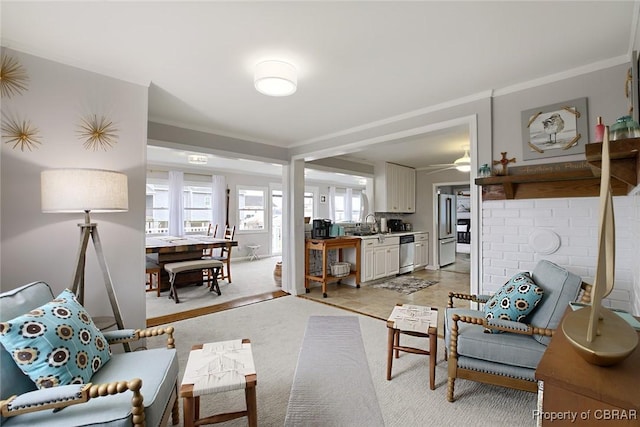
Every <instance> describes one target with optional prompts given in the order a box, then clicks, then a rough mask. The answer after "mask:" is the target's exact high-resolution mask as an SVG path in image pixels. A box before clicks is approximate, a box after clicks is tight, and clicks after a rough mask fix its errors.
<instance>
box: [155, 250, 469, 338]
mask: <svg viewBox="0 0 640 427" xmlns="http://www.w3.org/2000/svg"><path fill="white" fill-rule="evenodd" d="M271 264H273V263H272V262H269V263H267V268H269V269H272V268H273V266H272V265H271ZM255 266H258V264H257V263H252V264H245V265H242V264H239V265H238V267H237V268H238V270H240V269H242V268H243V267H244V268H249V267H252V268H255ZM267 273H268V274H271V270H270V271H269V272H267ZM267 273H266V274H267ZM255 274H256V273H255V271H252V272H251V275H255ZM411 275H413V276H418V277H421V278H424V279H426V280H432V281H436V282H438V283H436V284H434V285H431V286H429V287H427V288H425V289H422V290H420V291H417V292H414V293H412V294H410V295H404V294H401V293H399V292H397V291H394V290H390V289H380V288H373V287H371V286H367V285H362V287H360V288H356V287H354V286H349V285H345V284H335V283H334V284H329V285H328V287H327V294H328V297H327V298H323V297H322V292H321V288H320V287H319V286H317V287H313V288H311V292H310V293H308V294H302V295H300V296H299V297H300V298H306V299H309V300H312V301H315V302H318V303H322V304H328V305H332V306H335V307H339V308H342V309H345V310H348V311H352V312H355V313H360V314H364V315H367V316H371V317H374V318H377V319H382V320H386V319H387V318H388V317H389V315H390V314H391V311H392V310H393V306H394V305H396V304H415V305H424V306H430V307H438V309H439V310H441V312H442V311H443V310H444V308H445V307H446V306H447V295H448V294H449V292H450V291H453V292H463V293H468V292H469V288H470V276H469V268H468V263H467V265H465V263H464V262H456V263H454V264H453V265H451V266H449V267H445V268H443V269H440V270H421V271H414V272H413V273H411ZM239 276H240V273H239ZM254 277H255V276H254ZM260 280H265V279H264V278H261V279H260ZM238 285H239V284H238ZM238 285H235V286H238ZM288 295H289V294H288V293H286V292H284V291H282V290H278V291H273V292H257V293H256V294H255V295H249V296H243V297H241V298H237V299H233V300H230V301H227V302H223V303H221V304H214V305H207V306H205V307H198V308H193V309H189V310H185V311H180V312H177V313H166V314H162V315H158V316H156V317H150V318H148V319H147V326H148V327H152V326H158V325H162V324H166V323H171V322H175V321H179V320H184V319H189V318H192V317H197V316H202V315H205V314H210V313H216V312H220V311H224V310H230V309H232V308H237V307H241V306H244V305H248V304H254V303H257V302H260V301H266V300H270V299H274V298H280V297H282V296H288ZM442 319H443V316H440V319H439V330H438V334H439V335H442V331H443V329H442Z"/></svg>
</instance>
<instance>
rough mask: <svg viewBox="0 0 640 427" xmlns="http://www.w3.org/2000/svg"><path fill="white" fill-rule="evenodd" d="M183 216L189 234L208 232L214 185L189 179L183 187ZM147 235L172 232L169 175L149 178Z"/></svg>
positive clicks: (186, 231) (185, 230)
mask: <svg viewBox="0 0 640 427" xmlns="http://www.w3.org/2000/svg"><path fill="white" fill-rule="evenodd" d="M183 206H184V211H183V218H184V232H185V233H187V234H188V233H196V234H201V233H206V231H207V228H208V227H209V223H211V218H212V212H211V186H206V185H204V184H203V183H197V182H187V181H185V183H184V187H183ZM145 216H146V221H145V223H146V225H145V231H146V233H147V234H167V233H168V232H169V182H168V179H166V178H150V177H147V194H146V214H145Z"/></svg>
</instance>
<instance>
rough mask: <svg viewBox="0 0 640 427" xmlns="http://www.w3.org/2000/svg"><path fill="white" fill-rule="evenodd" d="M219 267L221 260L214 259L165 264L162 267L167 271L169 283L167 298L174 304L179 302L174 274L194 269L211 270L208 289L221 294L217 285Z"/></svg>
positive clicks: (220, 266)
mask: <svg viewBox="0 0 640 427" xmlns="http://www.w3.org/2000/svg"><path fill="white" fill-rule="evenodd" d="M221 268H222V262H221V261H217V260H215V259H198V260H193V261H180V262H171V263H169V264H165V265H164V269H165V270H166V271H167V273H169V283H171V290H170V291H169V298H173V299H174V300H175V302H176V304H177V303H179V302H180V300H179V299H178V289H177V288H176V286H175V280H176V275H177V274H178V273H183V272H185V271H196V270H211V274H210V275H209V277H210V279H209V281H210V282H211V284H210V286H209V291H215V292H216V293H217V294H218V295H222V292H220V286H219V285H218V273H219V272H220V269H221ZM203 281H204V280H203Z"/></svg>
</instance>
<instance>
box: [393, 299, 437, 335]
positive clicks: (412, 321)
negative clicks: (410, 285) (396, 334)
mask: <svg viewBox="0 0 640 427" xmlns="http://www.w3.org/2000/svg"><path fill="white" fill-rule="evenodd" d="M387 326H389V327H391V328H394V329H399V330H401V331H412V332H421V333H425V334H426V333H428V332H429V328H436V327H437V326H438V310H435V309H432V308H431V307H424V306H421V305H411V304H403V305H396V306H395V307H394V308H393V311H392V312H391V316H389V319H388V320H387Z"/></svg>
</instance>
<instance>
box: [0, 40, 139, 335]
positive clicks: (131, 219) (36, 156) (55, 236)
mask: <svg viewBox="0 0 640 427" xmlns="http://www.w3.org/2000/svg"><path fill="white" fill-rule="evenodd" d="M5 52H6V53H9V54H12V55H14V56H15V57H16V59H18V61H19V62H20V63H21V64H22V65H23V66H24V67H25V69H26V71H27V73H28V75H29V82H28V90H27V91H26V92H25V93H24V94H22V95H17V96H13V97H12V98H11V99H5V98H3V100H2V113H3V115H4V114H8V115H12V116H15V117H17V118H19V119H20V120H22V119H25V120H30V121H31V123H32V124H33V125H34V126H35V127H37V128H38V129H39V134H40V135H41V141H42V144H41V146H39V147H38V148H36V149H34V150H33V151H28V150H26V151H21V150H20V149H19V148H16V149H12V146H11V145H10V144H4V143H3V144H2V148H1V154H2V158H1V166H2V167H1V172H0V176H1V178H2V180H1V181H2V184H1V191H2V193H1V195H2V197H1V199H2V205H1V207H0V213H1V218H2V223H1V227H0V229H1V234H0V247H1V251H2V252H1V253H2V258H1V259H0V265H1V267H2V269H1V275H0V289H1V290H2V291H7V290H9V289H13V288H15V287H17V286H20V285H22V284H26V283H29V282H32V281H36V280H43V281H45V282H47V283H49V285H51V287H52V288H53V290H54V292H55V293H59V292H61V291H62V290H63V289H64V288H66V287H70V286H71V281H72V273H73V269H74V267H75V264H76V259H77V251H78V241H79V228H78V227H77V225H76V224H77V223H79V222H82V221H83V216H82V214H52V213H48V214H45V213H42V212H41V207H40V172H41V171H42V170H45V169H51V168H66V167H71V168H79V167H82V168H100V169H111V170H117V171H121V172H124V173H126V174H127V176H128V184H129V211H128V212H126V213H112V214H94V215H92V220H93V221H94V222H97V223H98V224H99V226H98V229H99V232H100V237H101V239H102V244H103V247H104V251H105V256H106V259H107V264H108V266H109V268H110V272H111V277H112V280H113V283H114V287H115V290H116V294H117V297H118V300H119V303H120V306H121V311H122V313H123V317H124V322H125V324H126V326H127V327H134V328H138V327H143V326H144V325H145V318H146V316H145V310H144V286H143V284H144V200H145V197H144V188H145V161H146V142H147V126H146V122H147V88H146V87H143V86H139V85H134V84H130V83H125V82H122V81H118V80H115V79H112V78H108V77H104V76H101V75H98V74H95V73H91V72H87V71H83V70H80V69H77V68H73V67H69V66H66V65H62V64H59V63H56V62H52V61H48V60H44V59H41V58H38V57H34V56H30V55H26V54H22V53H19V52H15V51H11V50H9V49H5ZM87 114H97V115H101V114H105V115H107V116H108V117H110V118H111V119H112V120H113V121H114V123H115V126H116V128H117V129H118V135H119V139H118V143H117V144H115V146H114V147H113V148H111V149H109V150H108V151H106V152H105V151H88V150H86V149H85V148H84V147H83V145H82V143H83V141H82V140H80V139H79V138H78V135H77V130H78V128H77V125H78V123H79V122H80V118H81V117H83V116H85V115H87ZM87 253H88V255H87V268H86V292H87V294H86V298H85V305H86V307H87V309H88V311H89V313H90V314H91V315H94V316H95V315H110V314H111V308H110V306H109V304H108V300H107V297H106V291H105V287H104V284H103V283H104V282H103V281H102V275H101V272H100V269H99V267H98V264H97V261H96V257H95V251H94V249H93V247H92V246H91V247H90V248H89V250H88V252H87Z"/></svg>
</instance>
